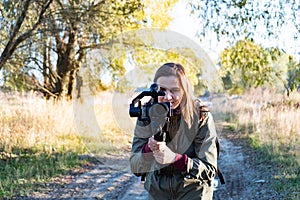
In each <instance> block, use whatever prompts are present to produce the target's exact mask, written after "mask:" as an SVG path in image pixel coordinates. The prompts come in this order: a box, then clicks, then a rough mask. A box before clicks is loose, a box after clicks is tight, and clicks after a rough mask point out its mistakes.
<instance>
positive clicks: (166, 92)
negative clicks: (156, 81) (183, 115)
mask: <svg viewBox="0 0 300 200" xmlns="http://www.w3.org/2000/svg"><path fill="white" fill-rule="evenodd" d="M164 99H165V100H171V99H172V94H171V93H170V92H168V91H165V96H164Z"/></svg>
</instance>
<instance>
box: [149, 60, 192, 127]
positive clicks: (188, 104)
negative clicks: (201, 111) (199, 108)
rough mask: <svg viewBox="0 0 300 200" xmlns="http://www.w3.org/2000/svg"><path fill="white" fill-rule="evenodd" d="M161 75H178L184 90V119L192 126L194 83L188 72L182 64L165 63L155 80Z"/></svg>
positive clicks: (181, 103)
mask: <svg viewBox="0 0 300 200" xmlns="http://www.w3.org/2000/svg"><path fill="white" fill-rule="evenodd" d="M161 76H175V77H178V79H179V82H180V85H181V88H182V90H183V97H182V100H181V102H180V108H181V113H182V116H183V118H184V121H185V122H186V123H187V124H188V127H189V128H190V127H191V126H192V123H193V120H194V112H195V104H194V99H195V98H194V91H193V87H192V84H191V82H190V80H189V78H188V77H187V74H186V72H185V70H184V68H183V66H182V65H181V64H178V63H165V64H164V65H162V66H161V67H160V68H158V70H157V71H156V73H155V76H154V82H155V83H156V82H157V79H158V78H159V77H161Z"/></svg>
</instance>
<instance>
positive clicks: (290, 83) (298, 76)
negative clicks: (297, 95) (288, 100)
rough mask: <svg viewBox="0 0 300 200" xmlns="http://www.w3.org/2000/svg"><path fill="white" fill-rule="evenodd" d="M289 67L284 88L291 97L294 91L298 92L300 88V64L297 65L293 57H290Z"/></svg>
mask: <svg viewBox="0 0 300 200" xmlns="http://www.w3.org/2000/svg"><path fill="white" fill-rule="evenodd" d="M287 66H288V73H287V79H286V82H285V84H284V86H285V89H286V91H287V95H288V96H289V94H290V93H291V92H292V91H295V90H297V89H298V88H299V86H300V63H297V62H296V61H295V60H294V59H293V57H291V56H289V59H288V64H287Z"/></svg>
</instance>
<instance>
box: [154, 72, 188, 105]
mask: <svg viewBox="0 0 300 200" xmlns="http://www.w3.org/2000/svg"><path fill="white" fill-rule="evenodd" d="M157 84H158V85H159V86H160V90H161V91H164V92H165V96H159V97H158V101H159V102H170V103H171V105H172V107H171V108H172V109H175V108H177V107H178V106H179V104H180V103H181V100H182V97H183V90H182V88H181V85H180V82H179V79H178V77H176V76H161V77H159V78H158V79H157Z"/></svg>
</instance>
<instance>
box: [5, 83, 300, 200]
mask: <svg viewBox="0 0 300 200" xmlns="http://www.w3.org/2000/svg"><path fill="white" fill-rule="evenodd" d="M131 97H132V96H131V95H130V94H127V95H121V94H118V93H101V94H98V95H96V96H93V97H86V98H84V99H79V100H76V101H71V102H67V101H63V102H51V101H48V102H47V101H45V100H44V99H43V98H42V97H41V96H38V95H35V94H33V93H27V94H23V95H20V94H1V100H0V104H1V107H0V113H1V117H0V123H1V127H0V168H1V171H2V173H1V175H0V198H3V197H13V196H15V195H25V194H26V193H28V192H30V191H31V190H33V189H34V188H35V187H36V186H37V185H38V186H43V187H45V186H46V185H47V182H49V180H50V179H51V178H52V177H56V176H58V175H60V174H65V173H68V171H69V170H70V169H75V168H79V167H80V166H82V165H84V164H87V163H88V162H89V160H87V159H83V158H85V157H86V155H93V156H94V157H96V158H97V156H99V158H100V157H103V156H105V155H108V154H120V153H122V152H123V151H129V150H130V145H131V139H132V132H133V128H134V120H135V119H131V118H130V117H129V116H128V104H129V100H130V99H131ZM211 102H212V104H211V105H212V108H211V110H212V112H213V114H214V116H215V118H216V121H217V122H221V123H224V124H226V126H230V128H231V130H232V131H233V132H235V133H236V134H237V135H239V136H240V137H241V138H244V139H245V140H247V141H248V142H249V145H250V146H251V147H252V148H253V149H255V151H257V152H260V155H261V156H260V157H259V158H258V162H260V163H264V162H268V163H271V164H272V166H274V168H272V169H270V170H274V177H275V179H277V180H278V181H276V182H275V183H274V188H276V190H278V191H286V192H291V193H299V192H300V191H299V188H298V186H299V184H300V183H299V180H300V178H299V174H300V167H299V166H300V160H299V159H300V155H299V152H300V140H299V135H300V124H299V122H298V120H297V119H299V118H300V112H299V109H300V108H299V102H300V95H299V94H297V93H293V94H292V95H291V96H290V97H289V98H288V97H286V96H284V95H282V94H276V93H275V92H273V91H269V90H268V91H267V90H263V89H256V90H251V91H249V92H248V93H247V94H245V95H244V96H242V97H226V96H216V97H214V98H213V99H211ZM220 134H221V132H220Z"/></svg>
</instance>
